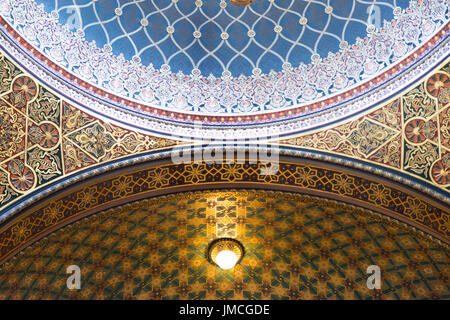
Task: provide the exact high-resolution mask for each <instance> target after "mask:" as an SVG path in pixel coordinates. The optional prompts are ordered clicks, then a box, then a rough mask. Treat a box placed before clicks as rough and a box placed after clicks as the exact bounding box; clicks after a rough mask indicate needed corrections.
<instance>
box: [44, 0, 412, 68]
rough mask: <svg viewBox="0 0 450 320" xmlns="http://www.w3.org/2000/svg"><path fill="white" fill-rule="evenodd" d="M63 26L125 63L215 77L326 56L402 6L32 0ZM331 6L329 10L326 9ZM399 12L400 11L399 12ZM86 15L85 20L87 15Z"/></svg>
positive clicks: (388, 2)
mask: <svg viewBox="0 0 450 320" xmlns="http://www.w3.org/2000/svg"><path fill="white" fill-rule="evenodd" d="M37 2H41V3H43V4H44V5H45V7H46V10H48V11H50V10H52V11H53V12H54V13H57V14H58V16H59V17H60V21H61V22H62V23H67V24H68V25H69V27H70V28H71V29H73V30H75V29H79V30H82V31H83V32H84V34H85V35H86V37H87V39H91V40H95V41H96V42H97V44H98V45H99V46H104V45H107V46H109V47H111V49H112V50H113V52H114V53H115V54H121V53H122V54H124V56H125V58H126V59H131V58H133V57H136V58H137V59H138V61H142V62H143V63H144V64H150V63H151V64H153V66H155V67H157V68H160V67H161V65H163V64H168V65H169V66H170V67H171V69H172V71H174V72H178V71H182V72H184V73H190V72H191V71H192V69H199V70H200V71H201V72H202V74H204V75H208V74H210V73H211V74H213V75H215V76H220V75H221V74H222V72H223V71H230V72H231V74H233V75H234V76H239V75H240V74H244V75H247V76H248V75H250V74H251V73H252V70H253V69H255V68H259V69H261V70H262V72H264V73H268V72H270V70H271V69H274V70H275V71H279V70H281V66H282V65H283V64H284V63H286V62H289V63H291V64H292V65H294V66H297V65H299V64H300V63H302V62H303V63H309V62H310V58H311V55H313V54H319V55H321V56H327V54H328V52H330V51H337V50H338V49H339V44H340V43H342V42H344V41H345V42H350V43H353V42H354V41H355V40H356V38H357V37H358V36H364V35H365V32H366V28H367V27H368V25H371V24H372V23H374V24H378V25H379V26H381V23H382V21H383V20H384V19H385V18H387V19H391V18H392V17H393V10H394V8H396V7H397V6H398V5H401V6H402V7H406V4H407V1H405V0H372V1H362V0H355V1H329V0H328V1H327V0H318V1H313V0H308V1H303V0H285V1H274V0H269V1H267V0H259V1H255V2H254V3H253V4H252V5H251V6H248V7H245V8H237V7H235V6H233V5H232V4H231V3H229V2H226V1H224V0H221V1H219V0H210V1H201V0H197V1H195V0H189V1H187V0H185V1H177V0H172V1H169V0H165V1H164V0H163V1H153V0H151V1H130V0H126V1H119V0H113V1H109V0H108V1H101V0H95V1H93V0H50V1H48V0H45V1H43V0H39V1H37ZM332 5H334V7H333V6H332ZM399 8H401V7H399ZM89 13H90V14H89Z"/></svg>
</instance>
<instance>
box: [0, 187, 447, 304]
mask: <svg viewBox="0 0 450 320" xmlns="http://www.w3.org/2000/svg"><path fill="white" fill-rule="evenodd" d="M224 221H226V224H224V223H223V222H224ZM229 224H231V225H229ZM230 228H231V229H234V230H235V237H236V238H237V239H239V241H241V243H242V244H243V245H244V247H245V251H246V254H245V257H244V259H243V260H242V262H241V263H240V264H239V265H238V266H236V267H235V268H234V269H233V270H230V271H224V270H221V269H219V268H217V267H215V266H214V265H212V264H211V263H209V262H208V261H207V260H206V258H205V250H206V248H207V245H208V243H209V242H210V241H211V240H213V239H214V238H215V237H217V235H218V234H219V233H222V232H223V231H224V229H230ZM449 258H450V251H449V249H448V247H444V246H443V245H440V244H438V243H437V242H435V241H433V240H431V239H429V238H427V237H424V236H422V235H420V234H419V233H418V232H416V231H414V230H413V229H411V228H410V227H406V226H404V225H402V224H399V223H398V222H396V221H394V220H390V219H387V218H385V217H381V216H380V215H377V214H375V213H372V212H370V211H367V210H363V209H360V208H357V207H354V206H350V205H344V204H339V203H336V202H334V201H328V200H324V199H320V198H314V197H308V196H302V195H296V194H288V193H280V192H265V191H228V192H197V193H187V194H175V195H171V196H164V197H160V198H155V199H151V200H145V201H141V202H138V203H134V204H130V205H126V206H122V207H118V208H115V209H111V210H109V211H107V212H105V213H102V214H98V215H95V216H93V217H91V218H88V219H85V220H82V221H80V222H78V223H75V224H73V225H71V226H70V227H67V228H65V229H63V230H60V231H57V232H55V233H54V234H51V235H50V236H48V237H47V238H46V239H44V240H41V241H39V242H38V243H36V244H34V245H33V246H32V247H30V248H29V249H27V250H25V252H24V253H23V254H20V255H17V258H15V259H14V260H10V261H9V263H8V265H6V266H3V267H1V268H0V299H423V298H427V299H448V298H450V287H449V283H448V278H449V275H450V267H449V265H448V261H449ZM72 264H75V265H78V266H79V267H80V268H81V272H82V278H81V281H82V282H81V283H82V286H81V290H78V291H70V290H68V289H67V288H66V279H67V275H66V273H65V272H66V268H67V266H68V265H72ZM373 264H376V265H378V266H379V267H380V268H381V270H382V288H381V290H369V289H368V288H367V286H366V280H367V277H368V275H367V274H366V268H367V267H368V266H369V265H373Z"/></svg>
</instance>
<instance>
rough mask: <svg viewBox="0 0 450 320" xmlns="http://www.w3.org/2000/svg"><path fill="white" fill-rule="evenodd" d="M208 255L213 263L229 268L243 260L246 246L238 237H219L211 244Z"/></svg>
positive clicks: (222, 267)
mask: <svg viewBox="0 0 450 320" xmlns="http://www.w3.org/2000/svg"><path fill="white" fill-rule="evenodd" d="M206 255H207V258H208V261H209V262H211V263H212V264H215V265H216V266H218V267H219V268H221V269H224V270H229V269H232V268H234V266H235V265H236V264H238V263H239V262H241V260H242V258H243V256H244V247H243V246H242V244H241V243H240V242H239V241H237V240H236V239H232V238H219V239H216V240H214V241H212V242H211V243H210V244H209V246H208V250H207V254H206Z"/></svg>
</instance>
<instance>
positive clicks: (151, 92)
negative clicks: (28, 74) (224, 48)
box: [0, 0, 449, 114]
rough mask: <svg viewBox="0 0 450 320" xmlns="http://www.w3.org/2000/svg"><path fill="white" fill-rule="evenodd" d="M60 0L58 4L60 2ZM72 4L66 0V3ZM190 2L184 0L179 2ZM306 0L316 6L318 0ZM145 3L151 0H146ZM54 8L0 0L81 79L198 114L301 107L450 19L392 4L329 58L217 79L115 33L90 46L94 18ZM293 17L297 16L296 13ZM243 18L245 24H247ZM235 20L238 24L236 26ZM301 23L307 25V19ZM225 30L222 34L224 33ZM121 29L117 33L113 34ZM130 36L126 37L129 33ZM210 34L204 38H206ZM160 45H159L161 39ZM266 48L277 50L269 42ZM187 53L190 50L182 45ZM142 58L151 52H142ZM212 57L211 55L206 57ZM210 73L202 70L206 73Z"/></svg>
mask: <svg viewBox="0 0 450 320" xmlns="http://www.w3.org/2000/svg"><path fill="white" fill-rule="evenodd" d="M52 1H54V0H52ZM52 1H49V2H52ZM59 1H60V2H61V0H59ZM71 1H72V0H70V1H69V0H67V1H66V2H71ZM261 1H262V0H261ZM81 2H83V1H82V0H79V1H78V0H77V2H76V3H81ZM84 2H85V6H89V3H91V2H92V1H87V0H86V1H84ZM96 2H99V3H109V4H111V5H112V4H114V6H113V7H114V8H115V9H120V10H115V9H114V10H113V11H114V15H115V16H116V15H118V16H119V17H120V16H123V15H124V13H125V12H126V8H127V7H125V5H126V4H123V6H122V5H120V6H116V4H117V3H119V4H120V3H125V1H121V2H117V1H107V2H104V1H96ZM188 2H189V1H186V2H184V1H183V3H188ZM310 2H312V3H316V2H317V1H310ZM355 2H358V1H355ZM127 3H129V5H128V7H130V6H132V5H133V6H135V5H136V4H137V3H139V4H141V5H142V3H143V2H142V1H135V2H129V1H128V2H127ZM145 3H154V2H153V1H150V2H149V1H146V2H145ZM178 3H180V2H178ZM189 3H191V2H189ZM197 3H199V1H197ZM205 3H206V2H204V3H203V4H202V6H196V9H194V10H191V11H189V13H192V12H199V11H200V10H201V9H202V8H203V6H204V4H205ZM255 3H256V2H255ZM277 3H278V2H277ZM286 3H287V2H286ZM289 3H291V2H289ZM372 3H374V2H370V4H372ZM194 5H195V4H194ZM174 6H175V4H174V3H172V2H171V4H170V5H168V7H169V8H174ZM219 6H220V3H219ZM230 6H231V5H227V7H225V8H220V12H227V11H226V10H225V9H226V8H229V7H230ZM276 6H277V5H276V4H275V3H274V2H272V3H270V4H269V5H268V6H267V8H276ZM80 7H81V5H80ZM252 7H253V5H252ZM55 8H56V6H55ZM58 8H59V9H57V10H56V11H53V12H52V13H51V14H47V13H46V11H45V10H44V7H43V6H38V5H37V4H36V2H35V0H14V1H12V0H0V13H1V14H2V15H3V17H4V18H5V19H6V20H8V21H9V22H10V23H11V24H12V25H13V26H14V28H15V29H16V30H17V31H18V32H19V33H20V34H22V35H23V36H24V38H25V39H27V40H28V41H29V42H30V43H31V44H32V45H33V46H35V47H36V48H38V49H39V50H40V51H41V52H43V53H44V55H46V56H47V57H49V58H50V59H51V60H52V61H54V62H56V63H57V64H59V65H60V66H62V67H63V68H65V69H67V70H68V71H70V72H72V73H74V74H75V75H77V76H79V77H80V78H82V79H84V80H86V81H88V82H90V83H92V84H94V85H97V86H99V87H101V88H104V89H105V90H107V91H109V92H111V93H113V94H116V95H119V96H122V97H127V98H131V99H135V100H137V101H140V102H143V103H145V104H147V105H150V106H157V107H163V108H166V109H168V110H176V111H183V112H192V113H196V114H198V113H201V114H248V113H260V112H266V111H269V110H281V109H286V108H291V107H293V106H299V105H305V104H308V103H311V102H312V101H315V100H317V99H321V98H325V97H327V96H329V95H333V94H336V93H338V92H342V91H345V90H348V89H349V88H351V87H352V86H354V85H356V84H358V83H360V82H361V81H365V80H368V79H371V78H374V77H376V76H377V74H379V73H380V72H382V71H384V70H386V69H387V68H388V67H389V66H390V65H392V64H393V63H395V62H396V61H398V60H399V59H401V58H402V57H404V56H405V55H406V54H408V53H409V52H411V51H412V50H414V49H415V48H417V47H418V46H420V45H421V44H423V43H424V42H425V41H427V40H429V39H430V38H431V37H432V36H433V35H434V34H435V32H437V30H438V29H439V28H440V27H441V26H442V25H444V24H445V23H447V21H448V17H449V6H448V2H447V1H446V0H422V1H420V2H416V1H412V2H411V3H410V7H409V8H408V9H407V10H401V9H400V8H398V7H397V8H395V9H394V12H393V13H394V16H395V19H394V20H393V21H390V22H385V23H384V25H383V28H382V29H375V28H367V33H366V35H367V37H366V38H364V39H362V38H357V40H356V41H355V42H354V43H353V44H352V43H348V42H346V41H341V42H340V43H339V45H340V49H339V50H338V51H337V52H336V53H334V52H330V51H329V52H328V53H327V54H326V57H321V56H320V55H319V54H313V55H312V57H311V59H312V63H311V64H305V63H303V62H301V63H300V64H298V65H297V64H293V63H288V62H286V59H285V58H276V59H275V60H274V61H273V63H270V64H269V66H276V65H277V63H278V64H280V63H281V66H280V68H279V69H278V70H276V71H271V72H269V73H265V72H264V71H263V70H261V68H253V65H252V66H250V67H249V70H250V71H251V75H249V76H239V77H235V76H233V72H231V71H230V70H226V71H223V70H221V68H222V67H220V68H219V69H220V71H223V72H222V74H221V76H214V75H209V76H205V70H210V71H211V70H212V68H206V69H205V68H203V69H200V68H194V69H192V70H190V69H191V68H192V66H194V67H195V65H192V64H191V65H189V64H186V66H185V67H186V70H188V71H183V70H181V69H182V68H176V66H175V65H176V64H175V63H174V59H175V58H173V59H172V60H171V62H170V64H167V63H162V64H161V67H160V68H157V67H155V65H153V64H150V65H147V66H145V63H144V61H143V59H144V58H143V56H141V57H136V56H135V53H136V52H134V51H133V50H132V51H131V52H130V53H129V54H130V56H135V58H134V59H131V60H127V59H126V57H125V56H124V54H119V55H118V56H116V55H114V54H113V46H114V45H115V44H117V43H119V41H120V40H118V39H119V38H120V36H117V37H113V36H111V35H110V36H109V40H108V41H109V42H111V43H112V42H113V41H115V42H114V43H113V45H112V46H111V45H105V46H104V48H103V49H102V50H101V49H99V47H98V45H97V43H94V42H89V43H88V42H86V38H85V33H86V36H87V35H88V33H90V32H89V28H94V27H95V26H97V27H98V26H99V25H98V24H96V22H95V23H93V24H91V26H89V24H86V25H85V26H84V27H83V28H84V29H85V30H86V32H83V31H82V30H81V29H80V30H79V31H77V32H75V33H74V32H72V31H71V30H70V27H69V25H68V24H65V25H60V24H59V23H60V20H61V19H62V17H60V15H59V14H58V13H57V11H58V10H59V11H60V12H62V8H63V6H58ZM326 8H327V7H326ZM331 8H333V9H330V8H328V9H326V10H325V9H324V10H323V13H324V14H326V15H333V14H335V12H336V11H337V9H336V8H335V7H332V6H331ZM391 9H392V8H391ZM167 10H168V9H167ZM227 10H231V9H227ZM251 10H253V9H250V8H247V9H243V10H242V12H250V11H251ZM272 10H273V9H272ZM116 11H117V12H116ZM160 11H163V10H160ZM325 11H327V12H328V13H327V12H325ZM108 12H109V11H108ZM285 12H289V11H285ZM192 14H193V13H192ZM192 14H191V15H190V16H189V15H188V16H189V17H190V19H191V20H192V19H193V17H192ZM146 17H147V18H146V20H147V22H145V21H142V19H141V21H139V23H137V24H138V25H140V26H141V27H144V25H146V24H147V23H149V25H150V22H151V21H150V20H151V19H150V17H149V16H146ZM296 17H297V18H298V16H296ZM83 19H84V21H85V22H86V21H88V20H86V17H84V18H83ZM93 19H94V18H93ZM95 19H96V18H95ZM95 19H94V20H95ZM179 19H181V20H183V21H187V20H186V18H185V17H184V16H183V17H179ZM117 20H120V19H118V18H117V17H116V18H114V21H117ZM181 20H177V18H174V20H172V22H171V21H170V20H167V21H168V22H167V24H164V25H163V26H164V28H163V29H164V32H165V33H168V32H167V31H169V34H170V32H172V31H174V32H173V33H172V35H174V34H175V33H176V30H179V29H181V30H184V29H183V28H179V27H177V23H178V22H177V21H181ZM272 20H273V19H272ZM273 21H274V23H273V24H275V22H276V21H275V20H273ZM347 21H350V20H347ZM97 22H98V21H97ZM213 22H215V23H218V22H217V21H209V23H213ZM300 22H301V23H300ZM246 23H247V25H248V27H249V28H250V27H251V24H249V23H248V22H246ZM302 23H305V21H303V20H302V19H299V20H298V21H297V25H300V26H301V25H302ZM213 24H214V23H213ZM349 24H350V22H349ZM133 25H134V26H135V25H136V24H133ZM161 25H162V24H161ZM239 25H243V24H242V23H239ZM305 25H308V22H306V24H305ZM100 26H103V27H104V28H105V29H106V25H105V23H103V24H100ZM168 26H172V27H173V30H172V29H169V30H167V27H168ZM278 26H279V28H276V27H277V25H275V27H273V30H272V32H273V33H274V34H276V36H277V37H279V38H280V37H281V35H283V34H285V33H286V32H288V31H289V28H287V27H286V26H283V25H278ZM139 28H140V27H139ZM119 29H120V28H119ZM119 29H118V30H119ZM256 29H257V28H256ZM349 29H350V28H349ZM133 30H134V29H133ZM186 30H187V29H186ZM303 30H304V29H303ZM334 30H337V29H334ZM191 31H192V30H191ZM191 31H189V32H188V33H189V34H190V37H194V38H195V37H197V38H195V39H196V40H195V41H194V42H195V43H201V41H205V40H202V38H203V37H204V36H205V34H208V33H207V32H205V31H203V29H202V24H200V25H199V26H198V27H197V28H196V30H194V31H193V32H192V33H191ZM195 31H198V32H197V33H196V32H195ZM219 31H220V32H218V33H220V35H219V38H220V40H218V41H220V43H222V45H223V43H225V42H229V41H232V39H233V34H232V32H228V31H227V29H226V28H222V29H220V28H219ZM225 32H227V34H226V35H225V34H224V33H225ZM118 33H120V32H119V31H118ZM341 33H342V30H341ZM255 34H256V35H255V37H253V38H252V37H249V38H252V39H255V38H256V37H257V34H258V30H256V31H255ZM318 34H320V33H318ZM250 35H251V36H252V35H253V34H250ZM341 35H342V34H341ZM343 35H344V37H345V36H346V33H345V32H344V33H343ZM245 36H246V37H247V36H248V34H246V35H245ZM325 36H327V35H326V34H325V33H323V37H325ZM128 37H131V36H130V35H128ZM128 37H127V36H126V35H122V38H121V39H125V38H127V39H128ZM337 37H338V36H337ZM207 38H208V37H206V36H205V38H203V39H207ZM338 38H339V37H338ZM339 39H341V38H339ZM153 40H155V39H153ZM155 41H156V40H155ZM186 41H187V43H193V42H192V39H187V40H186ZM246 41H247V40H246ZM252 41H253V40H252ZM97 42H98V41H97ZM124 43H127V42H126V41H125V42H124ZM303 45H304V43H303ZM159 46H161V43H160V44H159ZM300 47H301V46H300ZM214 48H217V46H214ZM267 48H270V46H269V47H266V48H265V49H267ZM318 48H319V46H317V48H315V49H314V48H311V47H310V49H311V52H315V51H317V50H318ZM214 50H215V49H214ZM271 50H274V47H272V49H271ZM142 52H147V51H145V50H144V51H142ZM175 52H176V50H175ZM185 52H187V50H186V49H185ZM286 52H288V51H286ZM122 53H123V52H122ZM214 54H215V55H216V56H217V55H218V54H219V52H217V50H216V51H214ZM145 56H147V57H148V56H151V55H148V54H146V55H145ZM178 56H179V55H178ZM190 56H191V59H192V61H194V62H195V59H194V56H193V55H192V54H190ZM200 56H201V57H203V56H204V55H203V54H201V55H200ZM211 56H212V55H209V56H208V58H207V59H209V58H210V57H211ZM292 56H293V55H291V57H292ZM295 56H298V55H295ZM151 57H153V56H151ZM161 57H165V58H164V59H169V58H170V56H168V55H165V56H164V55H161ZM230 57H231V58H230ZM233 57H234V56H233V55H231V56H229V61H231V59H232V58H233ZM162 59H163V58H162ZM164 59H163V61H162V62H169V60H167V61H165V60H164ZM199 59H202V58H199ZM283 59H284V60H283ZM250 60H252V59H250ZM154 61H155V63H156V62H157V59H156V58H155V60H154ZM204 61H206V60H204ZM225 61H226V59H225V57H224V58H223V59H222V65H223V66H226V65H227V64H226V63H225ZM252 61H253V63H254V65H255V66H259V65H258V59H254V60H252ZM261 61H262V60H261ZM261 61H260V62H259V63H261ZM277 61H278V62H277ZM199 66H201V64H200V65H199ZM189 70H190V71H189ZM209 73H210V72H208V71H206V75H207V74H209Z"/></svg>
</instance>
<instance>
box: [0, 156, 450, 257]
mask: <svg viewBox="0 0 450 320" xmlns="http://www.w3.org/2000/svg"><path fill="white" fill-rule="evenodd" d="M196 166H197V167H196ZM227 166H228V167H227ZM230 166H231V167H230ZM262 167H263V165H262V164H261V163H258V164H256V165H250V164H237V163H234V164H231V165H230V164H223V165H207V164H197V165H195V164H190V165H174V164H167V163H162V162H159V161H158V162H157V163H150V164H147V165H143V166H140V168H137V167H135V168H128V170H119V171H118V172H112V173H110V174H109V175H104V176H102V177H100V178H94V179H91V180H90V181H87V182H85V183H79V184H78V185H75V186H73V187H72V188H68V189H66V190H63V191H62V192H60V193H56V194H54V195H52V196H50V197H48V198H46V199H44V200H42V201H41V202H40V203H37V204H35V205H33V206H32V207H31V208H28V209H26V210H24V212H22V213H21V214H20V215H17V216H15V217H13V218H12V219H10V220H9V221H6V222H4V223H3V226H2V227H0V260H3V259H4V258H6V257H9V256H10V255H11V254H12V253H13V252H15V251H16V250H20V248H22V247H23V246H24V245H26V244H27V243H28V241H30V240H32V239H34V238H36V237H38V236H39V235H43V234H45V233H48V232H51V231H54V230H55V229H58V228H60V227H61V226H63V225H66V224H68V223H71V222H72V221H73V220H77V219H79V218H82V217H84V216H87V215H90V214H92V213H96V212H99V211H103V210H106V209H109V208H111V207H116V206H119V205H123V204H124V203H129V202H133V201H137V200H140V199H145V198H150V197H155V196H160V195H163V194H169V193H179V192H183V191H193V190H205V189H210V188H214V189H230V188H238V189H255V188H257V189H269V190H276V191H290V192H296V193H304V194H310V195H315V196H321V197H324V198H331V199H334V200H337V201H341V202H345V203H351V204H354V205H357V206H359V207H362V208H366V209H369V210H374V211H377V212H379V213H380V214H382V215H386V216H390V217H391V218H394V219H396V220H400V221H402V222H403V223H407V224H409V225H412V226H413V227H415V228H417V229H419V230H421V231H422V232H424V233H426V234H428V235H430V236H433V237H435V238H436V239H438V240H440V241H442V242H444V243H447V244H448V243H450V230H447V229H446V228H447V227H446V225H447V224H448V221H449V219H450V212H449V211H448V208H444V209H442V208H439V207H436V206H434V205H432V204H430V203H429V202H427V201H424V200H421V197H420V196H419V195H417V194H416V195H414V194H410V193H405V192H404V191H402V190H401V189H399V186H396V185H394V186H391V184H389V183H386V184H385V183H384V182H383V181H380V180H378V179H376V178H374V179H370V178H366V177H364V176H360V175H358V174H355V173H354V172H350V173H349V172H348V171H347V170H345V169H344V170H342V169H339V168H335V167H334V168H327V167H323V166H320V164H310V163H306V164H305V163H298V162H297V163H295V162H290V161H281V162H280V172H281V173H280V174H278V175H277V176H260V175H259V174H258V172H259V171H258V170H260V169H261V168H262ZM194 168H197V169H198V168H201V170H203V171H201V170H200V171H201V172H200V173H198V177H197V178H195V179H194V178H192V179H188V177H190V174H191V175H192V177H193V176H194V175H193V174H192V173H193V172H194ZM230 168H231V169H233V170H234V172H235V173H229V171H230ZM235 169H236V170H237V171H236V170H235ZM233 170H232V171H233ZM239 170H240V171H239ZM230 172H231V171H230ZM300 172H303V173H304V174H305V173H306V174H308V173H311V175H312V176H313V179H312V180H310V179H309V178H308V179H307V178H302V176H301V174H300ZM314 177H315V178H314ZM369 179H370V180H369ZM124 181H125V182H126V183H124ZM343 181H344V182H347V185H348V186H347V187H340V183H342V182H343ZM119 184H124V186H122V187H121V188H125V189H120V188H119V187H118V186H119ZM350 186H353V187H350ZM342 188H344V189H342ZM118 190H122V191H120V192H119V191H118ZM372 191H373V192H374V193H372ZM377 191H382V193H384V194H386V195H388V199H387V200H386V199H385V200H383V199H381V198H378V196H373V197H372V198H371V195H374V194H375V193H376V192H377ZM124 192H125V193H124ZM380 199H381V200H380ZM55 210H56V211H55ZM52 214H53V215H54V214H56V215H54V216H53V215H52ZM418 214H419V215H420V216H418ZM19 230H21V231H19Z"/></svg>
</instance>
